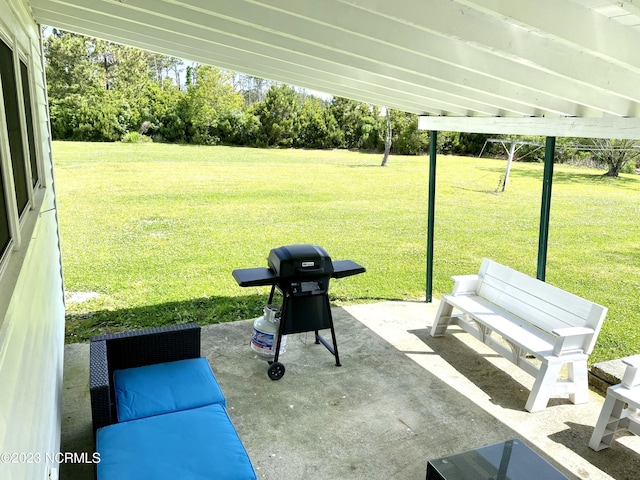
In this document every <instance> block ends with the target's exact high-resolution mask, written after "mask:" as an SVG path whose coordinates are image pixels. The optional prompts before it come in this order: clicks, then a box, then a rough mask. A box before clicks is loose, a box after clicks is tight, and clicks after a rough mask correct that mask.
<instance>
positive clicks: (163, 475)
mask: <svg viewBox="0 0 640 480" xmlns="http://www.w3.org/2000/svg"><path fill="white" fill-rule="evenodd" d="M96 451H97V452H98V453H99V454H100V463H98V464H97V467H96V468H97V478H98V480H143V479H153V480H163V479H172V480H176V479H189V480H200V479H202V480H204V479H216V480H255V479H257V478H258V477H257V475H256V473H255V470H254V469H253V466H252V465H251V461H250V460H249V456H248V455H247V451H246V450H245V448H244V445H242V442H241V441H240V438H239V437H238V434H237V433H236V431H235V429H234V428H233V425H232V423H231V420H230V419H229V416H228V415H227V411H226V410H225V408H224V407H223V406H222V405H220V404H213V405H207V406H205V407H201V408H196V409H192V410H182V411H179V412H174V413H167V414H165V415H157V416H155V417H147V418H141V419H139V420H131V421H129V422H123V423H114V424H113V425H109V426H106V427H102V428H100V429H98V431H97V434H96Z"/></svg>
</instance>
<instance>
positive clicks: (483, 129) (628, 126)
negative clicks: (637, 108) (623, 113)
mask: <svg viewBox="0 0 640 480" xmlns="http://www.w3.org/2000/svg"><path fill="white" fill-rule="evenodd" d="M418 128H419V129H420V130H436V131H446V132H468V133H487V134H501V135H540V136H545V137H578V138H616V139H630V140H640V118H617V117H607V118H583V117H561V118H543V117H535V118H507V117H498V118H496V117H436V116H421V117H420V119H419V121H418Z"/></svg>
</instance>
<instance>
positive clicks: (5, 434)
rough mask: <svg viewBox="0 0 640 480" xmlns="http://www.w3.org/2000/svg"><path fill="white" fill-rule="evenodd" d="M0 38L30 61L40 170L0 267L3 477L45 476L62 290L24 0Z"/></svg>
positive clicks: (42, 108)
mask: <svg viewBox="0 0 640 480" xmlns="http://www.w3.org/2000/svg"><path fill="white" fill-rule="evenodd" d="M0 38H2V40H3V41H4V42H5V43H7V44H8V45H9V46H10V47H11V49H12V50H13V52H14V55H15V54H16V53H18V52H19V53H20V55H21V57H20V58H21V59H22V60H26V62H27V63H28V66H29V70H30V76H31V79H30V86H31V94H32V105H33V110H34V111H33V115H34V123H35V125H34V129H35V136H36V145H37V147H36V151H37V156H38V171H39V178H40V186H38V187H36V189H35V191H34V192H33V200H32V203H31V209H30V210H29V211H28V212H27V213H26V214H25V216H24V218H23V220H22V222H21V228H20V238H21V241H20V245H19V246H18V247H17V248H15V249H14V250H13V251H12V252H11V255H10V256H9V259H8V262H7V263H6V264H5V265H4V268H3V270H2V271H0V455H2V454H4V456H1V457H0V479H3V480H13V479H16V480H17V479H19V480H25V479H27V480H30V479H36V480H43V479H47V478H49V475H50V472H51V468H52V467H54V468H57V465H55V463H53V464H51V463H49V462H47V457H49V458H51V457H52V454H55V453H57V452H58V451H59V448H60V424H61V414H60V409H61V396H62V365H63V352H64V301H63V298H64V295H63V284H62V274H61V267H60V250H59V241H58V224H57V214H56V209H55V207H56V205H55V195H54V190H53V188H52V187H53V178H52V164H51V152H50V142H49V131H48V127H47V125H48V109H47V101H46V90H45V86H44V78H43V73H42V68H43V67H42V59H41V49H40V41H39V28H38V26H37V25H36V24H35V22H34V20H33V18H32V16H31V12H30V9H29V4H28V2H27V1H26V0H0ZM0 120H1V121H3V122H4V121H5V120H4V118H2V119H0ZM4 138H6V136H5V137H4ZM0 141H3V140H2V138H0ZM5 147H6V146H5ZM7 454H15V455H14V456H13V457H7ZM21 454H22V455H21ZM47 454H49V455H47ZM8 459H9V460H10V461H9V462H8V463H7V460H8ZM13 461H16V462H17V463H13Z"/></svg>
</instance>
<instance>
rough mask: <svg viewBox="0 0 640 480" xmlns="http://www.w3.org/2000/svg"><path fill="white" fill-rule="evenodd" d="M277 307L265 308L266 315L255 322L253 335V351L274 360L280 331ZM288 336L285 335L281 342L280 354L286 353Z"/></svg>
mask: <svg viewBox="0 0 640 480" xmlns="http://www.w3.org/2000/svg"><path fill="white" fill-rule="evenodd" d="M278 311H279V309H278V307H277V306H276V305H267V306H266V307H264V315H263V316H262V317H258V318H256V319H255V321H254V322H253V334H252V335H251V349H252V350H253V351H254V352H256V353H257V354H258V355H260V356H261V357H264V358H274V357H275V350H276V343H277V341H278V331H279V329H280V315H278ZM286 346H287V336H286V335H283V336H282V340H281V341H280V354H281V355H282V354H283V353H284V352H285V351H286Z"/></svg>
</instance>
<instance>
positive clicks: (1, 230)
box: [0, 153, 11, 259]
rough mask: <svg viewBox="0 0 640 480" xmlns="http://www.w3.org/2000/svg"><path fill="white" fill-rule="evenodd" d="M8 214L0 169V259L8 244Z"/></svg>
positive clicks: (0, 156) (2, 175)
mask: <svg viewBox="0 0 640 480" xmlns="http://www.w3.org/2000/svg"><path fill="white" fill-rule="evenodd" d="M0 165H2V154H1V153H0ZM10 238H11V235H10V233H9V215H8V213H7V204H6V200H5V192H4V172H3V171H2V169H0V259H2V256H3V254H4V252H5V250H6V249H7V247H8V246H9V239H10Z"/></svg>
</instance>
